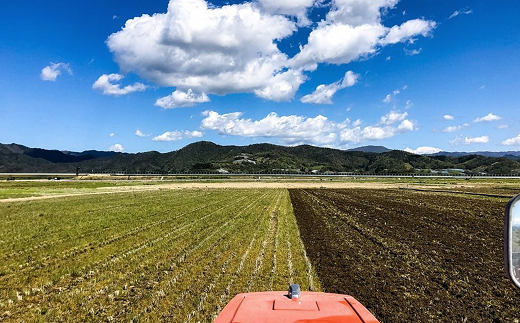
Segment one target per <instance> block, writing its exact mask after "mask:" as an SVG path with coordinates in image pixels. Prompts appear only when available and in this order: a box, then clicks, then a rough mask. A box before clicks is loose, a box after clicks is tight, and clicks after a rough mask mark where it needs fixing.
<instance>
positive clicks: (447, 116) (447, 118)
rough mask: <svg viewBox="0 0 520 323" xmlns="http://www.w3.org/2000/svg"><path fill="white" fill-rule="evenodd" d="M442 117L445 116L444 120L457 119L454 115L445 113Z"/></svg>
mask: <svg viewBox="0 0 520 323" xmlns="http://www.w3.org/2000/svg"><path fill="white" fill-rule="evenodd" d="M442 118H443V119H444V120H453V119H455V117H454V116H452V115H449V114H445V115H444V117H442Z"/></svg>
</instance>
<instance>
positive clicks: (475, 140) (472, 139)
mask: <svg viewBox="0 0 520 323" xmlns="http://www.w3.org/2000/svg"><path fill="white" fill-rule="evenodd" d="M488 142H489V136H481V137H466V138H464V141H463V142H462V143H463V144H464V145H469V144H486V143H488Z"/></svg>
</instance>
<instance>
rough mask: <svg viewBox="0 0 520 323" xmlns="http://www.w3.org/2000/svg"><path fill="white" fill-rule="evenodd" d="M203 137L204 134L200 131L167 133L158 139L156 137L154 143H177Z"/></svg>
mask: <svg viewBox="0 0 520 323" xmlns="http://www.w3.org/2000/svg"><path fill="white" fill-rule="evenodd" d="M202 136H203V133H202V132H200V131H197V130H195V131H187V130H186V131H177V130H175V131H167V132H165V133H163V134H162V135H159V136H157V137H154V138H153V139H152V140H153V141H176V140H181V139H185V138H188V139H190V138H200V137H202Z"/></svg>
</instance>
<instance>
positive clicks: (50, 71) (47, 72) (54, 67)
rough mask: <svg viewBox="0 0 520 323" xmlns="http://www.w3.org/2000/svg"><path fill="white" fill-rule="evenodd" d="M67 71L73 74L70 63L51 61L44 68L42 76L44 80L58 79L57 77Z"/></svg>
mask: <svg viewBox="0 0 520 323" xmlns="http://www.w3.org/2000/svg"><path fill="white" fill-rule="evenodd" d="M62 71H65V72H67V73H69V75H72V69H71V68H70V65H69V64H68V63H51V64H50V65H49V66H46V67H44V68H43V69H42V72H41V74H40V78H41V79H42V80H44V81H56V78H57V77H58V76H59V75H61V72H62Z"/></svg>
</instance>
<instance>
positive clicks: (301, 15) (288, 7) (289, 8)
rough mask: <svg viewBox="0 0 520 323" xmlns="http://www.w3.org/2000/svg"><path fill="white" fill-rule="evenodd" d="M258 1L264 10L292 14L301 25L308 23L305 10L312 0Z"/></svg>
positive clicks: (272, 12)
mask: <svg viewBox="0 0 520 323" xmlns="http://www.w3.org/2000/svg"><path fill="white" fill-rule="evenodd" d="M258 3H259V4H260V6H261V7H262V8H263V9H264V10H265V11H266V12H269V13H271V14H284V15H290V16H294V17H297V18H298V20H299V22H300V24H301V25H308V24H309V23H310V21H309V19H308V18H307V10H308V8H310V7H312V5H313V3H314V0H285V1H283V0H258Z"/></svg>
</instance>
